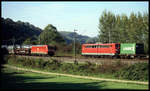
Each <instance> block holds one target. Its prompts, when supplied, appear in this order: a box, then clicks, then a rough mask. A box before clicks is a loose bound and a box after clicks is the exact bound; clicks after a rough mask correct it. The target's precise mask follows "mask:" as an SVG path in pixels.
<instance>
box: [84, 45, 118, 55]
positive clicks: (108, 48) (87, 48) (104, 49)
mask: <svg viewBox="0 0 150 91" xmlns="http://www.w3.org/2000/svg"><path fill="white" fill-rule="evenodd" d="M119 49H120V44H118V43H109V44H83V45H82V55H84V56H105V55H110V56H116V55H118V54H119V53H120V51H119Z"/></svg>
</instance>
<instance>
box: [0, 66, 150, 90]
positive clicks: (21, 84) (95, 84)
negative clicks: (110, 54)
mask: <svg viewBox="0 0 150 91" xmlns="http://www.w3.org/2000/svg"><path fill="white" fill-rule="evenodd" d="M1 77H2V80H1V82H2V83H1V88H0V89H11V90H12V89H148V85H141V84H129V83H117V82H106V81H96V80H88V79H79V78H73V77H65V76H55V75H45V74H38V73H31V72H26V71H20V70H14V69H10V68H4V69H3V70H2V76H1Z"/></svg>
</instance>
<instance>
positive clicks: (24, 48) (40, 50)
mask: <svg viewBox="0 0 150 91" xmlns="http://www.w3.org/2000/svg"><path fill="white" fill-rule="evenodd" d="M2 48H6V49H7V50H8V53H9V54H16V55H49V56H53V55H54V54H55V51H56V47H55V46H50V45H15V46H14V45H9V46H7V45H2Z"/></svg>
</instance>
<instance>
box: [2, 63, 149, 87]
mask: <svg viewBox="0 0 150 91" xmlns="http://www.w3.org/2000/svg"><path fill="white" fill-rule="evenodd" d="M4 66H5V67H9V68H12V69H17V70H23V71H30V72H35V73H40V74H47V75H60V76H69V77H75V78H83V79H92V80H101V81H102V80H103V81H112V82H123V83H136V84H148V82H140V81H129V80H117V79H105V78H96V77H89V76H79V75H70V74H61V73H51V72H42V71H38V70H32V69H26V68H19V67H15V66H11V65H4Z"/></svg>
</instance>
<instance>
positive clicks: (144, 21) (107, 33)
mask: <svg viewBox="0 0 150 91" xmlns="http://www.w3.org/2000/svg"><path fill="white" fill-rule="evenodd" d="M148 16H149V14H148V13H143V14H142V13H141V12H138V13H137V14H136V13H133V12H132V13H131V14H130V16H127V15H125V14H122V15H115V14H113V13H112V12H110V11H108V12H107V11H106V10H105V11H104V12H103V14H102V15H101V17H100V18H99V30H100V31H99V41H100V42H102V43H144V46H145V52H146V53H148V51H149V48H148V46H149V36H148V34H149V26H148V23H149V21H148V20H149V18H148Z"/></svg>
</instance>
